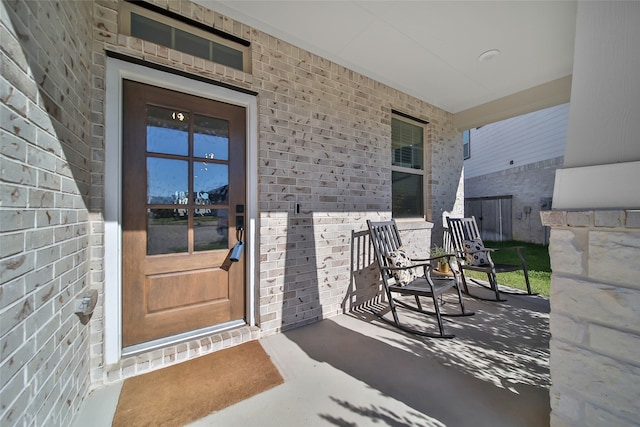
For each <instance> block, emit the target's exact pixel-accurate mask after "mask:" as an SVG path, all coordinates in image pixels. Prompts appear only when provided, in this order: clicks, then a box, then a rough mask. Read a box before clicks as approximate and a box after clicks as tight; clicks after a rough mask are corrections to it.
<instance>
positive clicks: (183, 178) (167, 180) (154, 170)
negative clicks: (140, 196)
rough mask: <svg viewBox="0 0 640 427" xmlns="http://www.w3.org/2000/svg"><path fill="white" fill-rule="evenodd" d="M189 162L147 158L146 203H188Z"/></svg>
mask: <svg viewBox="0 0 640 427" xmlns="http://www.w3.org/2000/svg"><path fill="white" fill-rule="evenodd" d="M188 191H189V162H187V161H186V160H174V159H163V158H159V157H147V203H149V204H154V205H172V204H178V205H183V204H186V203H187V202H188Z"/></svg>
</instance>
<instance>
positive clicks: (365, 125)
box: [91, 0, 462, 384]
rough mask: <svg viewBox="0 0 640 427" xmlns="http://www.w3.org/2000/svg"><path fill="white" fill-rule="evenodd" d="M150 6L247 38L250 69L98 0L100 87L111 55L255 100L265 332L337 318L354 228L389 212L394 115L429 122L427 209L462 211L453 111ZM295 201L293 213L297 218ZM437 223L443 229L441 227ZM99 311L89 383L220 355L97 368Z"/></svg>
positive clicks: (264, 41) (186, 11)
mask: <svg viewBox="0 0 640 427" xmlns="http://www.w3.org/2000/svg"><path fill="white" fill-rule="evenodd" d="M154 3H155V4H157V5H159V6H161V7H163V8H169V9H170V10H172V11H175V12H178V13H180V14H182V15H184V16H186V17H189V18H191V19H194V20H198V21H201V22H204V23H206V24H208V25H215V27H216V28H220V29H223V30H224V31H227V32H229V33H231V34H234V35H236V36H238V37H241V38H243V39H246V40H249V41H250V42H251V49H252V59H253V60H252V73H251V74H248V73H244V72H241V71H238V70H235V69H231V68H227V67H224V66H221V65H218V64H214V63H210V62H208V61H204V60H201V59H199V58H194V57H192V56H190V55H186V54H182V53H180V52H176V51H173V50H171V49H167V48H164V47H160V46H156V45H154V44H152V43H148V42H144V41H140V40H138V39H134V38H131V37H127V36H124V35H122V34H118V30H117V18H118V11H117V3H116V2H110V1H101V0H100V1H97V2H95V12H94V15H95V18H96V27H95V29H94V30H95V33H94V38H95V44H94V72H95V81H96V82H100V81H101V79H102V78H103V76H104V64H105V49H108V50H110V51H113V52H118V53H121V54H125V55H128V56H131V57H133V58H139V59H143V60H145V61H149V62H153V63H159V64H163V65H168V66H170V67H172V68H175V69H178V70H183V71H186V72H189V73H194V74H198V75H201V76H205V77H208V78H210V79H213V80H217V81H221V82H224V83H228V84H232V85H235V86H238V87H243V88H247V89H251V90H253V91H255V92H257V93H258V96H257V102H258V115H259V117H258V126H259V128H258V130H259V135H258V144H259V147H258V150H259V159H258V171H257V173H258V186H259V188H258V191H259V195H258V203H259V225H258V226H259V230H258V231H259V239H260V249H259V265H258V266H257V269H258V273H259V279H258V283H257V288H258V295H256V301H257V304H258V307H257V309H258V316H257V322H258V324H259V327H260V331H259V333H260V334H263V335H264V334H272V333H276V332H279V331H282V330H286V329H289V328H294V327H298V326H301V325H304V324H307V323H310V322H315V321H317V320H319V319H322V318H326V317H330V316H334V315H336V314H338V313H340V312H342V310H343V306H344V304H345V300H346V299H347V294H348V293H349V285H350V281H351V277H352V271H351V267H350V260H351V258H350V257H351V232H352V231H353V230H363V229H365V228H366V219H367V218H371V219H374V220H376V219H380V218H388V217H390V209H391V206H390V204H391V170H390V165H391V149H390V144H391V142H390V138H391V126H390V121H391V110H392V109H397V110H400V111H403V112H405V113H407V114H411V115H413V116H415V117H417V118H420V119H423V120H427V121H429V122H430V125H429V128H428V131H427V132H428V136H429V141H430V146H429V150H430V151H429V154H428V155H429V159H430V163H431V166H432V174H431V175H430V176H429V177H428V180H429V181H428V182H429V195H430V196H429V200H428V204H427V206H428V207H429V208H430V216H429V218H431V213H432V212H433V213H434V215H435V216H437V217H438V218H440V215H441V213H442V211H445V210H447V211H451V210H454V209H460V208H461V206H462V203H461V201H462V199H461V192H460V188H461V186H460V172H461V170H462V145H461V140H460V134H459V132H458V131H457V130H456V129H454V128H453V127H452V125H451V120H450V115H449V114H448V113H446V112H445V111H443V110H440V109H437V108H435V107H433V106H431V105H428V104H426V103H424V102H422V101H419V100H417V99H415V98H411V97H409V96H407V95H405V94H403V93H401V92H398V91H396V90H394V89H392V88H389V87H387V86H385V85H382V84H380V83H378V82H376V81H374V80H371V79H369V78H367V77H365V76H362V75H360V74H357V73H355V72H353V71H351V70H349V69H346V68H344V67H341V66H339V65H337V64H334V63H332V62H330V61H327V60H325V59H323V58H321V57H318V56H316V55H313V54H311V53H309V52H306V51H304V50H302V49H299V48H297V47H295V46H292V45H290V44H287V43H285V42H283V41H281V40H279V39H276V38H274V37H271V36H269V35H268V34H265V33H262V32H260V31H257V30H255V29H252V28H251V27H248V26H246V25H244V24H242V23H239V22H235V21H233V20H231V19H228V18H226V17H224V16H222V15H220V14H218V13H214V12H211V11H208V10H206V9H203V8H202V7H201V6H199V5H193V4H191V3H189V2H186V1H185V2H180V3H176V2H168V1H163V0H158V1H154ZM103 100H104V88H103V87H97V86H96V87H94V98H93V104H92V107H93V108H94V112H93V116H94V117H95V118H96V120H95V121H94V127H93V131H94V134H93V140H94V145H93V151H92V156H93V158H94V159H96V160H94V170H93V172H94V173H95V176H96V178H95V179H94V189H95V190H94V192H93V194H95V195H99V194H101V192H102V183H101V181H100V180H99V176H100V173H101V168H103V167H104V166H103V164H102V163H101V161H100V160H101V159H104V148H103V146H104V135H103V130H102V127H103V122H102V120H103V119H102V115H103V107H104V106H103V105H102V102H103ZM98 199H99V197H98ZM96 203H97V205H99V204H100V203H101V202H100V200H98V201H96ZM296 203H299V204H300V213H295V212H296V211H295V204H296ZM423 224H424V225H423V226H418V227H417V228H416V227H414V228H415V230H414V231H413V232H411V233H409V235H410V237H411V239H410V238H409V236H408V237H407V239H408V240H414V241H415V242H422V244H423V245H424V246H428V245H429V241H430V237H431V226H430V225H429V224H426V223H423ZM92 227H93V228H92V230H93V229H95V233H96V234H95V235H94V236H92V254H95V261H94V262H93V263H92V279H93V280H94V281H95V283H96V284H100V285H103V284H104V275H103V272H102V271H101V268H102V264H101V251H102V246H101V245H102V243H101V238H100V237H101V234H100V233H101V232H102V231H101V230H102V226H101V224H100V222H99V221H96V222H95V223H92ZM436 227H440V228H439V231H438V233H440V234H441V233H442V228H441V224H436V225H434V230H435V229H436ZM434 232H436V231H434ZM94 267H95V268H94ZM96 314H97V320H96V321H95V322H92V335H91V348H92V353H91V376H92V381H93V382H94V383H96V384H98V383H100V382H103V381H105V382H110V381H114V380H118V379H121V378H124V377H127V376H131V375H136V374H139V373H142V372H146V371H148V370H150V369H155V368H157V367H160V366H161V365H162V364H165V365H166V364H170V363H175V361H176V360H177V359H178V358H177V357H176V355H178V354H181V355H183V356H181V358H180V360H182V359H183V358H184V357H192V356H193V355H198V354H203V353H206V352H210V351H214V350H215V349H217V348H219V347H212V346H211V345H210V343H204V344H203V343H202V342H200V341H199V340H195V341H193V342H187V343H185V344H183V345H181V346H180V348H181V349H182V350H180V349H179V348H178V347H170V348H167V349H164V350H158V351H155V352H149V353H144V354H142V355H138V356H135V357H128V358H124V359H123V360H122V361H121V362H120V363H118V364H117V365H114V366H103V363H102V358H103V355H102V349H103V347H102V339H103V338H102V326H103V320H104V317H103V316H104V313H103V312H102V311H101V310H100V311H98V312H97V313H96ZM246 332H247V333H242V334H237V335H238V336H236V338H235V341H236V342H242V341H243V340H246V339H253V338H255V337H256V331H246ZM212 338H213V339H214V341H219V340H220V339H222V337H219V336H216V337H212ZM209 341H211V338H210V339H209ZM227 341H229V340H227ZM231 341H233V340H231ZM231 341H229V342H231ZM229 345H230V344H229ZM190 348H193V350H192V353H193V354H191V355H190V351H191V350H189V349H190ZM151 360H152V361H154V362H153V363H150V361H151ZM152 365H153V366H152Z"/></svg>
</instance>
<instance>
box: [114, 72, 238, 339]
mask: <svg viewBox="0 0 640 427" xmlns="http://www.w3.org/2000/svg"><path fill="white" fill-rule="evenodd" d="M123 83H124V84H123V100H124V103H123V109H122V112H123V117H122V123H123V135H122V141H123V147H122V158H123V165H122V168H123V170H122V173H123V179H122V266H123V270H122V275H123V278H122V279H123V280H122V316H123V318H122V345H123V347H127V346H131V345H135V344H139V343H143V342H147V341H151V340H155V339H159V338H164V337H169V336H172V335H176V334H180V333H184V332H189V331H193V330H197V329H201V328H206V327H209V326H214V325H216V324H220V323H223V322H228V321H232V320H238V319H243V318H244V317H245V268H244V262H245V261H244V260H245V256H244V255H243V256H242V257H241V258H240V261H239V262H234V263H232V262H230V260H229V254H230V250H231V248H232V247H233V246H234V244H235V243H236V241H237V240H236V239H237V237H238V233H237V230H236V225H238V226H243V225H244V224H243V222H244V206H245V149H246V141H245V137H246V126H245V117H246V114H245V109H244V108H243V107H238V106H234V105H230V104H226V103H222V102H217V101H212V100H209V99H205V98H200V97H197V96H192V95H187V94H183V93H179V92H174V91H170V90H166V89H162V88H158V87H155V86H150V85H146V84H141V83H135V82H132V81H128V80H125V81H124V82H123Z"/></svg>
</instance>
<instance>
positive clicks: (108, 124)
mask: <svg viewBox="0 0 640 427" xmlns="http://www.w3.org/2000/svg"><path fill="white" fill-rule="evenodd" d="M124 78H126V79H128V80H133V81H137V82H141V83H147V84H152V85H156V86H159V87H162V88H166V89H170V90H175V91H178V92H183V93H188V94H192V95H196V96H199V97H203V98H208V99H212V100H216V101H222V102H226V103H229V104H233V105H239V106H242V107H244V108H246V111H247V159H246V164H247V205H246V213H245V215H246V222H247V224H248V230H247V232H246V237H247V238H246V240H247V252H246V255H247V263H246V277H247V284H246V285H247V288H246V304H247V306H246V316H247V318H246V323H247V324H248V325H250V326H254V325H255V322H256V318H255V301H256V299H255V289H256V280H257V279H256V275H257V266H256V262H257V259H258V258H257V255H256V254H257V249H258V245H257V244H256V243H257V240H256V238H257V215H258V176H257V170H258V106H257V100H256V97H255V96H253V95H250V94H246V93H242V92H236V91H233V90H231V89H227V88H224V87H220V86H216V85H212V84H207V83H205V82H201V81H197V80H192V79H189V78H187V77H182V76H178V75H175V74H171V73H166V72H163V71H159V70H154V69H151V68H146V67H143V66H141V65H136V64H133V63H129V62H125V61H121V60H119V59H114V58H107V67H106V99H105V102H106V105H105V107H106V108H105V113H106V114H105V165H104V170H105V172H104V187H105V188H104V197H105V201H104V204H105V208H104V221H105V229H104V231H105V236H104V251H105V252H104V269H105V288H104V363H105V365H111V364H114V363H117V362H118V361H119V360H120V358H121V357H122V332H121V331H122V320H121V319H122V312H121V301H122V294H121V277H122V264H121V262H122V261H121V253H122V242H121V239H122V230H121V228H120V224H121V219H122V212H121V206H120V189H121V188H122V182H121V177H122V168H121V158H122V149H121V147H122V140H121V135H122V123H121V121H120V117H122V80H123V79H124Z"/></svg>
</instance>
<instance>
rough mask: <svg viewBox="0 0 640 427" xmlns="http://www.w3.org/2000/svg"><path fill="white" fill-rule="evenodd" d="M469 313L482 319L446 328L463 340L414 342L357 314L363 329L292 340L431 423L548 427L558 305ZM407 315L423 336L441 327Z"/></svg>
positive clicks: (375, 415) (315, 331)
mask: <svg viewBox="0 0 640 427" xmlns="http://www.w3.org/2000/svg"><path fill="white" fill-rule="evenodd" d="M467 305H468V307H469V308H470V309H471V310H473V311H475V312H476V315H475V316H473V317H467V318H456V319H454V320H450V321H447V323H446V325H445V327H446V328H447V331H448V332H453V333H455V334H456V338H455V339H453V340H444V339H433V338H422V337H416V336H413V335H409V334H405V333H402V332H399V331H398V330H397V329H395V328H393V327H392V326H389V325H387V324H385V323H383V322H381V321H380V320H379V319H377V318H376V317H375V316H373V315H371V314H369V313H368V312H366V311H362V312H357V311H356V312H352V313H350V314H349V315H347V316H350V317H353V318H357V319H359V320H361V321H362V322H365V324H366V325H367V327H362V328H359V329H358V330H354V329H352V328H349V327H344V326H342V325H340V324H339V323H336V322H334V321H331V320H325V321H322V322H319V323H316V324H313V325H309V326H306V327H304V328H300V329H296V330H293V331H290V332H287V333H286V334H285V335H286V337H287V338H288V339H289V340H291V341H292V342H294V343H295V344H297V345H298V346H299V347H300V349H302V350H303V351H304V352H305V353H306V354H307V355H308V356H309V357H310V358H312V359H314V360H316V361H318V362H325V363H328V364H329V365H331V366H332V367H334V368H336V369H338V370H340V371H342V372H344V373H345V374H347V375H349V376H351V377H354V378H356V379H358V380H360V381H362V382H364V383H366V384H367V385H368V386H369V387H371V388H373V389H375V390H377V391H378V392H379V393H381V394H383V395H386V396H390V397H391V398H393V399H396V400H398V401H401V402H403V403H404V404H406V405H408V406H409V407H411V408H413V409H414V410H415V412H416V413H417V414H424V415H426V416H428V418H429V419H430V420H432V421H431V424H426V425H438V424H437V423H436V424H434V423H433V420H437V421H438V422H440V423H442V425H450V426H465V425H474V426H482V425H487V426H489V425H490V426H496V425H505V426H536V427H538V426H544V425H548V424H549V412H550V405H549V390H548V388H549V385H550V377H549V324H548V312H549V304H548V300H546V299H544V298H539V297H531V296H510V298H509V301H508V302H506V303H495V302H482V301H477V300H467ZM445 306H446V304H445ZM401 313H402V316H403V317H404V320H405V321H406V322H408V323H410V324H412V325H413V326H414V327H417V328H429V327H433V328H435V327H436V325H435V320H434V319H432V318H425V317H424V316H422V315H420V314H417V313H413V312H406V311H405V312H401ZM363 326H364V325H363ZM332 399H333V400H334V402H335V403H337V404H338V405H340V406H342V407H343V408H347V409H348V410H349V411H352V412H354V413H357V414H358V415H359V416H360V417H362V416H365V417H367V418H369V419H370V420H371V422H376V423H377V422H381V425H384V424H386V425H390V426H396V425H398V426H400V425H416V424H415V420H414V423H411V424H407V423H406V420H403V419H401V418H400V417H398V416H396V414H394V412H393V409H392V408H380V407H375V406H370V407H366V406H365V407H362V406H359V407H358V406H353V405H352V404H351V403H350V402H349V401H345V400H339V399H336V398H334V397H332ZM319 415H320V417H322V418H323V419H325V420H326V421H328V422H329V423H330V424H333V425H338V426H347V425H353V424H352V423H350V422H349V421H348V420H346V419H341V418H336V417H335V416H334V415H332V414H330V413H321V414H319Z"/></svg>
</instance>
